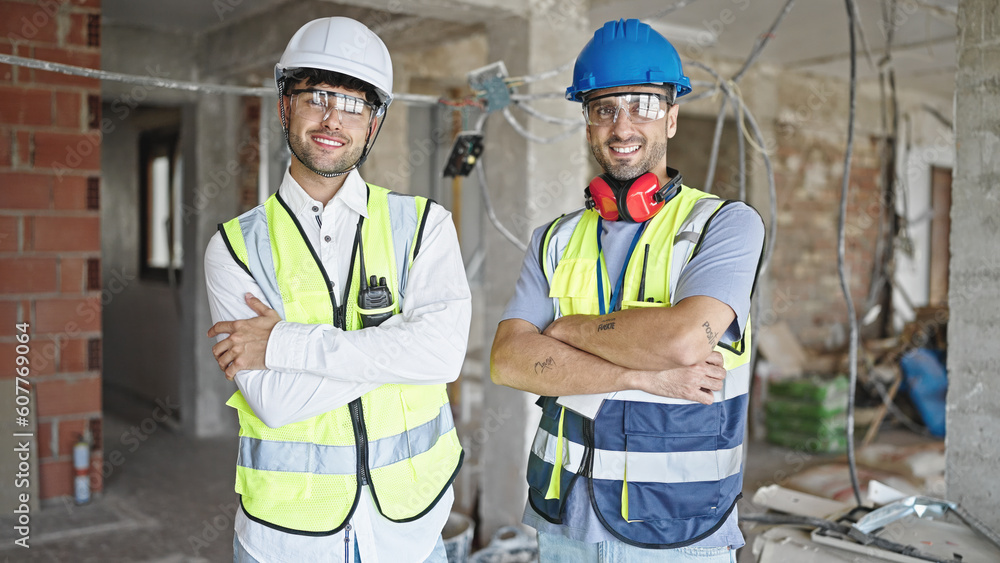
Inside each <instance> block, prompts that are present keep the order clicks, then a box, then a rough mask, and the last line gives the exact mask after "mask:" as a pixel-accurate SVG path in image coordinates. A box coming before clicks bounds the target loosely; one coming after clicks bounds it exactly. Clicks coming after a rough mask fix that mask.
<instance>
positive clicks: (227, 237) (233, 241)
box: [218, 204, 264, 277]
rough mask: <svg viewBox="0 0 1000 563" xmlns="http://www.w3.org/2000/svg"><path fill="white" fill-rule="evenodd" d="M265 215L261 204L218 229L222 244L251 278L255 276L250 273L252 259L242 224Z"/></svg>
mask: <svg viewBox="0 0 1000 563" xmlns="http://www.w3.org/2000/svg"><path fill="white" fill-rule="evenodd" d="M263 214H264V204H260V205H258V206H256V207H254V208H253V209H251V210H249V211H247V212H246V213H243V214H242V215H240V216H238V217H235V218H233V219H230V220H229V221H226V222H225V223H219V227H218V228H219V234H220V235H221V236H222V242H224V243H225V244H226V249H227V250H229V254H230V255H231V256H232V257H233V260H235V261H236V263H237V264H239V266H240V267H241V268H243V271H244V272H246V273H247V275H249V276H250V277H253V274H252V273H251V272H250V266H249V264H250V258H249V254H248V252H247V245H246V239H245V237H244V236H243V228H242V223H241V222H242V221H243V220H244V219H246V218H249V217H252V216H254V215H261V216H263Z"/></svg>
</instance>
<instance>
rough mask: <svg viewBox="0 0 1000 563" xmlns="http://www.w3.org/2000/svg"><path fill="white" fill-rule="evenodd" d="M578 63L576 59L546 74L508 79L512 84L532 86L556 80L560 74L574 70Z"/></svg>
mask: <svg viewBox="0 0 1000 563" xmlns="http://www.w3.org/2000/svg"><path fill="white" fill-rule="evenodd" d="M575 63H576V59H573V60H570V61H566V62H565V63H563V64H561V65H559V66H557V67H556V68H554V69H552V70H546V71H545V72H539V73H538V74H532V75H529V76H517V77H513V78H508V79H507V80H508V81H510V82H520V83H521V84H531V83H532V82H538V81H539V80H545V79H547V78H554V77H556V76H558V75H559V74H561V73H563V72H566V71H567V70H569V69H571V68H573V65H574V64H575Z"/></svg>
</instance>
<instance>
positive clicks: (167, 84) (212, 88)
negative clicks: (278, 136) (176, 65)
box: [0, 54, 277, 98]
mask: <svg viewBox="0 0 1000 563" xmlns="http://www.w3.org/2000/svg"><path fill="white" fill-rule="evenodd" d="M0 63H7V64H13V65H17V66H23V67H26V68H34V69H38V70H48V71H53V72H61V73H63V74H70V75H73V76H84V77H87V78H97V79H100V80H110V81H113V82H124V83H125V84H137V85H139V86H150V87H154V88H171V89H174V90H186V91H189V92H205V93H208V94H232V95H235V96H257V97H261V98H263V97H274V96H277V91H276V90H275V89H274V88H264V87H256V88H254V87H248V86H230V85H226V84H205V83H201V82H188V81H185V80H170V79H167V78H158V77H155V76H137V75H132V74H123V73H121V72H109V71H106V70H95V69H92V68H84V67H81V66H73V65H65V64H61V63H53V62H49V61H41V60H38V59H30V58H27V57H17V56H14V55H2V54H0Z"/></svg>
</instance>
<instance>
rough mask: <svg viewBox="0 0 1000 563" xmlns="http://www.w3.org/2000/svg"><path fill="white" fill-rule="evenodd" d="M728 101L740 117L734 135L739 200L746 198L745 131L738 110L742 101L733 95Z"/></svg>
mask: <svg viewBox="0 0 1000 563" xmlns="http://www.w3.org/2000/svg"><path fill="white" fill-rule="evenodd" d="M729 101H730V102H732V104H733V113H736V114H738V115H740V117H741V119H740V120H739V121H738V122H737V126H738V127H739V131H738V132H737V135H736V150H737V152H738V153H739V159H740V168H739V170H740V192H739V200H740V201H746V199H747V149H746V142H745V139H744V138H743V137H744V135H745V134H746V131H745V128H744V126H743V119H742V115H743V114H742V113H741V112H740V111H739V110H740V109H741V108H742V106H741V105H740V104H741V103H742V102H741V101H740V100H737V99H735V98H733V97H730V98H729Z"/></svg>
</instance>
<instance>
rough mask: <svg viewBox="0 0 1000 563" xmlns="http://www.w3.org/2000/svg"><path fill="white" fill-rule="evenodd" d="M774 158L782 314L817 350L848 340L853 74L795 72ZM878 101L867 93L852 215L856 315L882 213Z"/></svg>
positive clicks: (861, 105)
mask: <svg viewBox="0 0 1000 563" xmlns="http://www.w3.org/2000/svg"><path fill="white" fill-rule="evenodd" d="M778 94H779V99H780V102H781V110H780V111H779V115H778V120H777V123H776V127H775V133H776V141H777V145H776V147H775V153H774V155H773V157H772V158H773V162H774V171H775V183H776V189H777V195H778V238H777V242H776V245H775V252H774V258H773V261H772V263H771V269H770V276H771V279H772V283H773V288H774V302H773V303H774V305H773V306H774V309H773V313H775V314H773V315H766V316H767V317H768V318H769V320H772V321H773V320H780V321H784V322H787V323H788V325H789V326H790V327H791V329H792V331H793V332H794V333H795V334H796V336H797V337H798V338H799V340H800V341H801V342H802V343H803V344H804V345H806V346H807V347H810V348H814V349H839V348H841V347H842V346H844V345H846V338H847V334H848V328H847V322H848V317H847V306H846V303H845V301H844V296H843V293H842V291H841V287H840V276H839V273H838V269H837V228H838V224H837V221H838V216H839V209H840V192H841V181H842V178H843V166H844V149H845V148H846V145H847V115H848V110H847V100H848V89H847V83H846V82H844V81H835V80H825V79H820V78H805V77H801V78H795V77H791V76H786V77H785V79H784V80H783V81H782V84H781V86H780V87H779V88H778ZM878 108H879V105H878V100H877V98H873V97H871V96H869V97H864V96H862V97H859V100H858V116H857V118H856V122H855V132H854V154H853V157H852V161H851V178H850V193H849V199H848V209H847V221H846V230H845V232H846V237H845V249H846V257H847V259H846V264H847V270H848V273H849V278H848V279H849V285H850V289H851V296H852V298H853V300H854V307H855V310H856V312H857V315H858V316H859V318H860V317H862V316H863V315H864V314H865V309H864V304H865V300H866V299H867V295H868V289H869V283H870V280H871V273H872V262H873V260H874V257H875V246H876V239H877V233H878V222H879V214H880V213H881V191H882V184H883V178H882V166H883V164H882V162H881V158H880V150H881V146H880V143H881V142H880V138H879V137H878V135H879V127H880V125H879V124H880V117H879V115H878V114H877V111H878Z"/></svg>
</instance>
